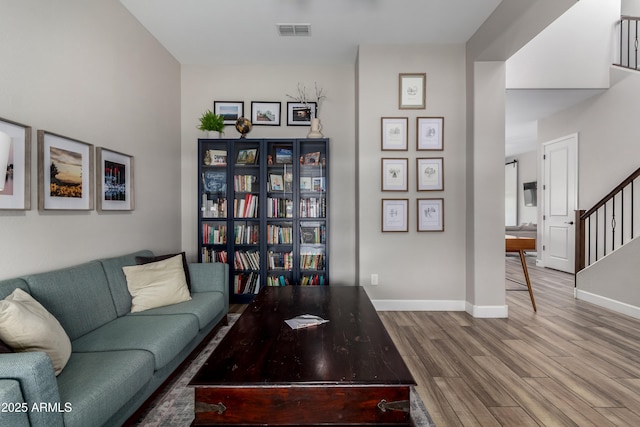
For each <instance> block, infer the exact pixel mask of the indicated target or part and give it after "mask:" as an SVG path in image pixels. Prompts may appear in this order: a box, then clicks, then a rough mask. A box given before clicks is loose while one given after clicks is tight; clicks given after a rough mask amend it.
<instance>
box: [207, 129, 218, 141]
mask: <svg viewBox="0 0 640 427" xmlns="http://www.w3.org/2000/svg"><path fill="white" fill-rule="evenodd" d="M207 137H208V138H209V139H220V132H218V131H217V130H210V131H207Z"/></svg>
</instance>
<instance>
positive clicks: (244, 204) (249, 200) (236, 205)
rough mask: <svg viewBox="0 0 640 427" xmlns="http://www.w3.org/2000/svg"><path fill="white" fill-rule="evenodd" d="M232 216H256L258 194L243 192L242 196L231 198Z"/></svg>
mask: <svg viewBox="0 0 640 427" xmlns="http://www.w3.org/2000/svg"><path fill="white" fill-rule="evenodd" d="M233 216H234V218H257V217H258V196H257V195H255V194H245V196H244V197H243V198H240V199H233Z"/></svg>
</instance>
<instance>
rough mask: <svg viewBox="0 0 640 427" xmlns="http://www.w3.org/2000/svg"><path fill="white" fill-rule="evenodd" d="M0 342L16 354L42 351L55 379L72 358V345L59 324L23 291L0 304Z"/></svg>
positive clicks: (16, 291)
mask: <svg viewBox="0 0 640 427" xmlns="http://www.w3.org/2000/svg"><path fill="white" fill-rule="evenodd" d="M0 339H2V340H4V341H5V342H6V343H7V344H8V345H9V346H11V348H12V349H14V350H16V351H17V352H29V351H44V352H45V353H47V355H48V356H49V358H50V359H51V362H52V363H53V368H54V370H55V373H56V375H58V374H60V372H62V369H63V368H64V367H65V365H66V364H67V361H68V360H69V356H70V355H71V341H69V337H68V336H67V334H66V332H65V331H64V329H62V326H60V323H59V322H58V321H57V320H56V318H55V317H53V316H52V315H51V314H50V313H49V312H48V311H47V310H46V309H45V308H44V307H43V306H42V305H41V304H40V303H39V302H38V301H36V300H35V299H33V297H32V296H31V295H29V294H28V293H26V292H25V291H23V290H22V289H16V290H15V291H13V293H12V294H11V295H9V296H8V297H6V298H5V299H3V300H2V301H0Z"/></svg>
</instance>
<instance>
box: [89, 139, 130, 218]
mask: <svg viewBox="0 0 640 427" xmlns="http://www.w3.org/2000/svg"><path fill="white" fill-rule="evenodd" d="M96 157H97V162H96V163H97V164H98V170H97V176H96V179H97V180H98V183H99V184H98V192H99V193H98V198H97V202H98V203H97V209H98V210H99V211H132V210H133V157H132V156H129V155H127V154H122V153H118V152H116V151H111V150H108V149H106V148H102V147H98V148H97V149H96Z"/></svg>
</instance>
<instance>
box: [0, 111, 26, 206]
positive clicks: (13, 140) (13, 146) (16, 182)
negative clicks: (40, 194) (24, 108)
mask: <svg viewBox="0 0 640 427" xmlns="http://www.w3.org/2000/svg"><path fill="white" fill-rule="evenodd" d="M0 132H2V133H3V134H5V135H6V137H5V139H6V140H7V141H8V142H9V152H8V157H7V158H6V161H7V164H6V169H5V170H0V180H2V184H3V185H0V209H7V210H29V209H31V126H27V125H23V124H20V123H17V122H13V121H11V120H7V119H3V118H0ZM4 154H6V153H4ZM2 163H4V162H2ZM2 167H4V164H3V166H2Z"/></svg>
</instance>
